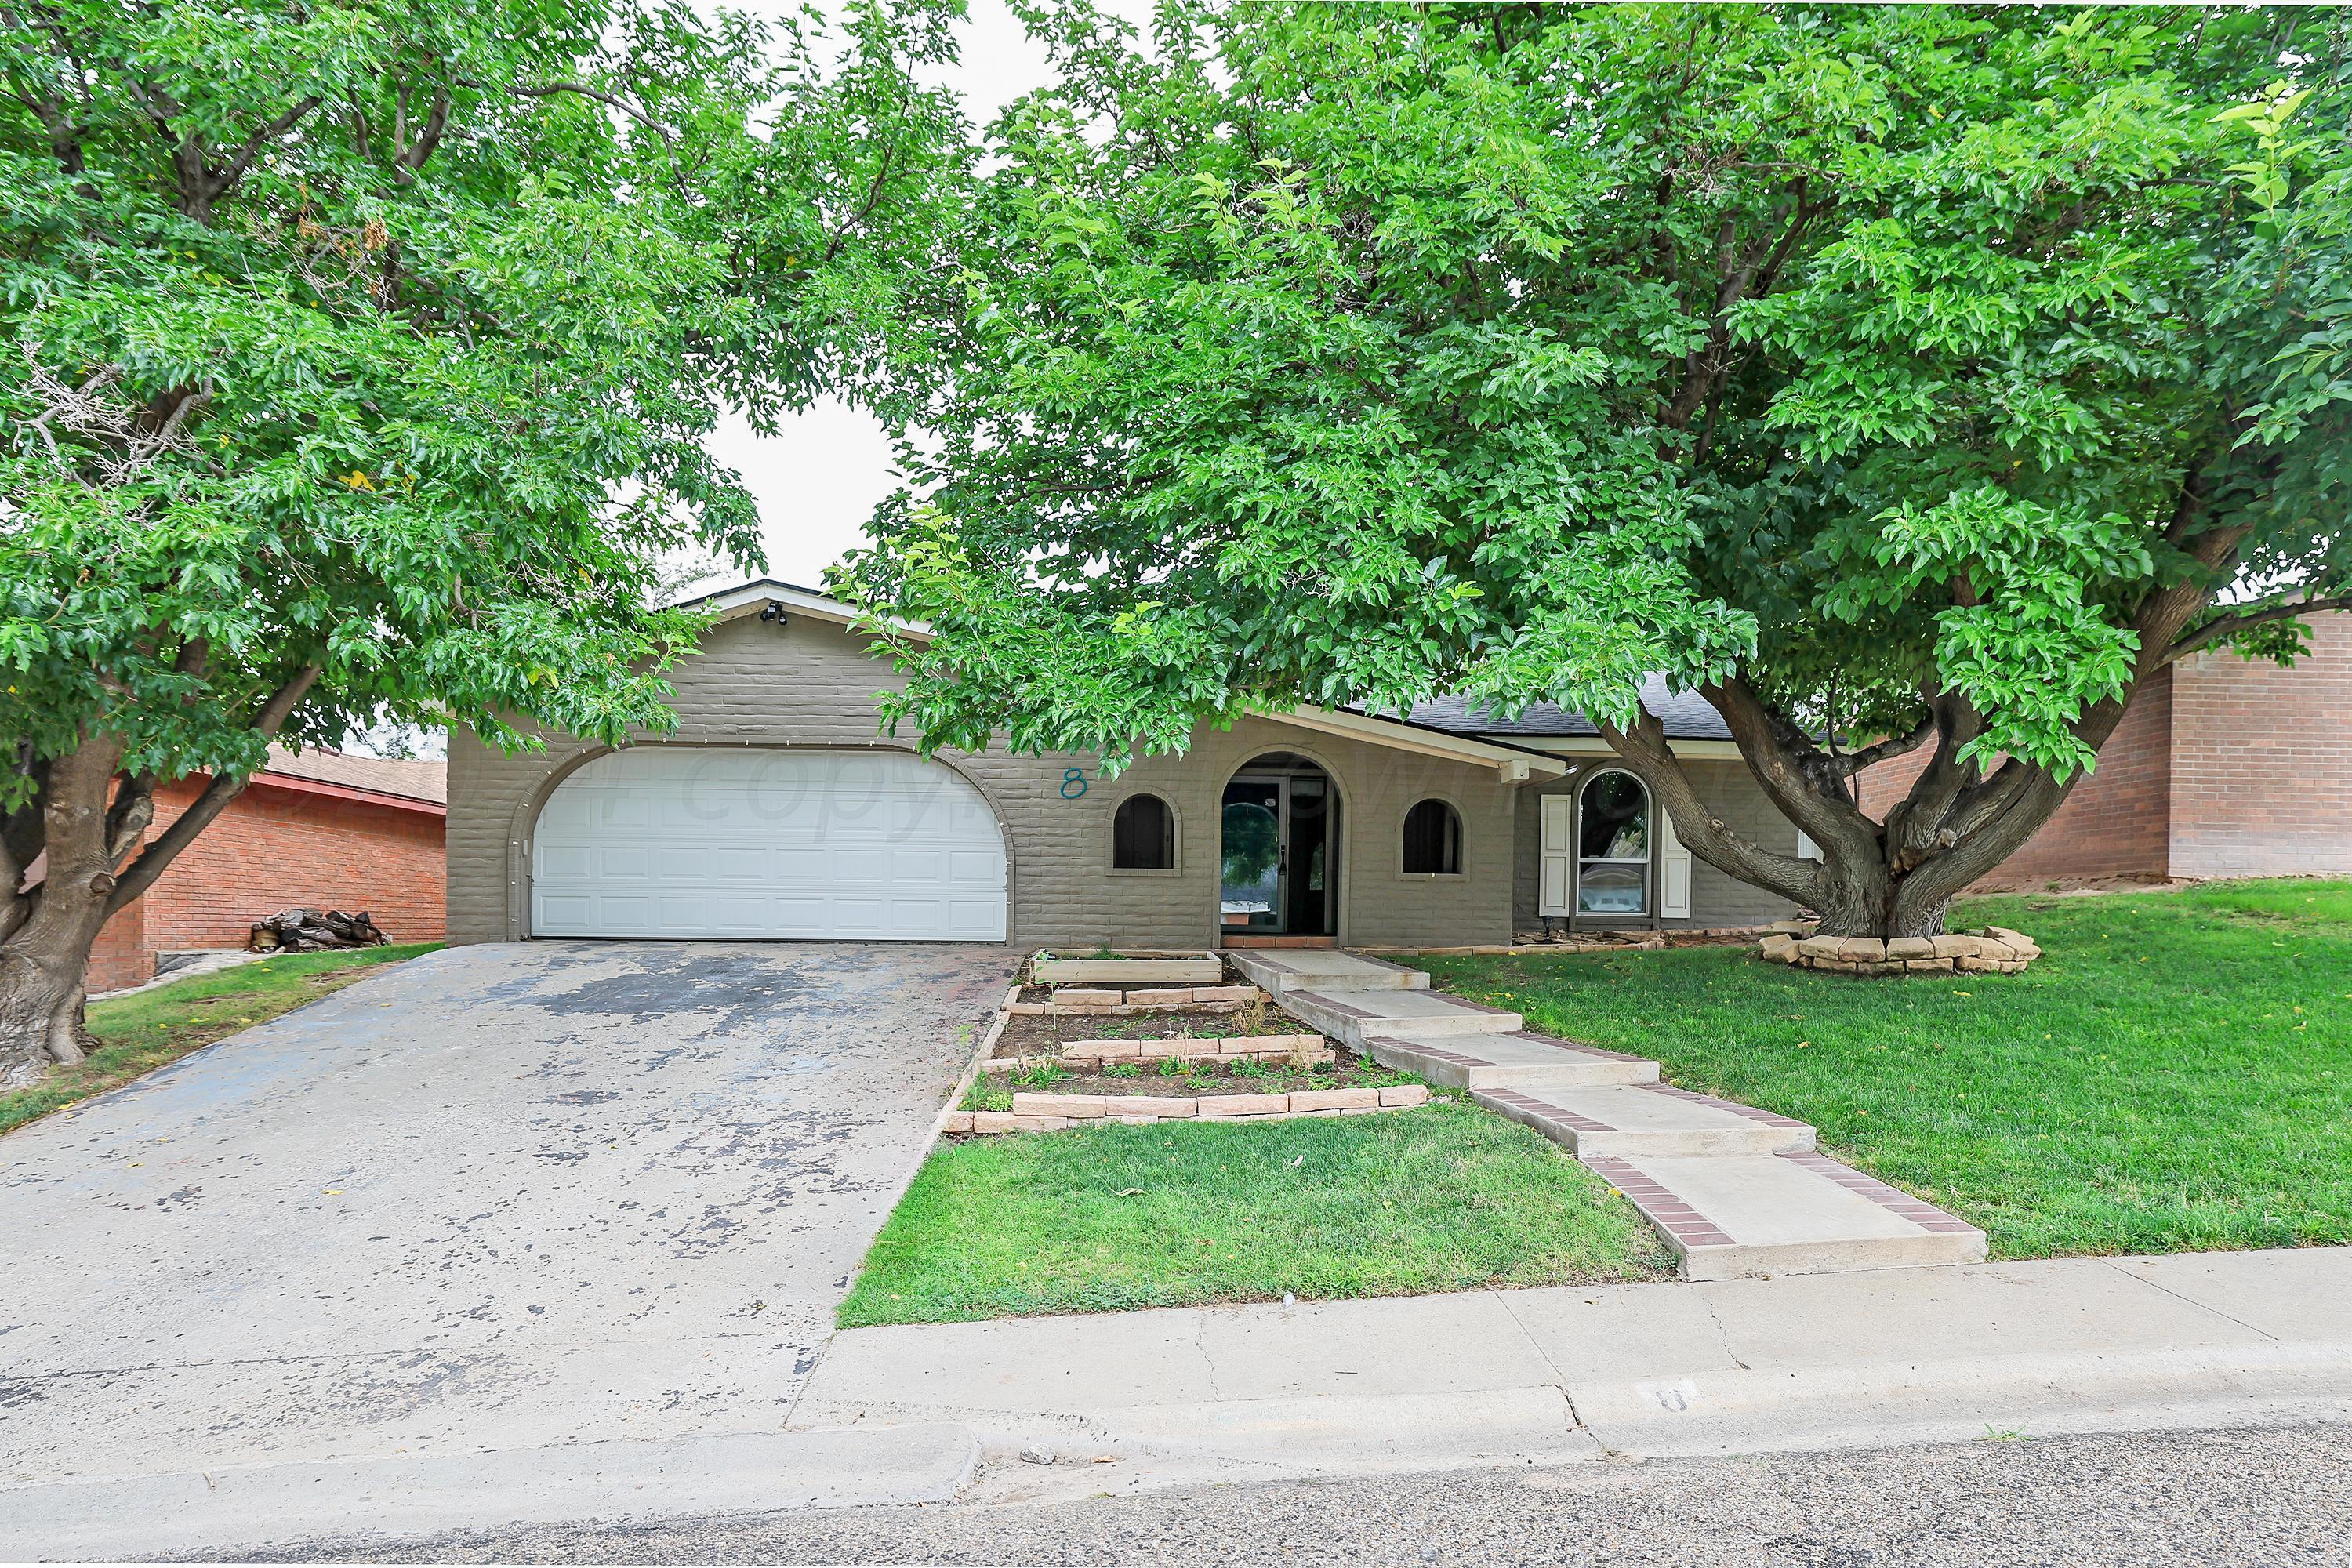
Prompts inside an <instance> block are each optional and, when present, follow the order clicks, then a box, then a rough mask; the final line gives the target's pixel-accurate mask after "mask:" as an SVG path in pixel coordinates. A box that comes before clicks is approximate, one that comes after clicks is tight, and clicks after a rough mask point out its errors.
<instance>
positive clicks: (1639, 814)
mask: <svg viewBox="0 0 2352 1568" xmlns="http://www.w3.org/2000/svg"><path fill="white" fill-rule="evenodd" d="M1576 843H1577V852H1578V853H1579V854H1580V855H1582V856H1584V857H1585V858H1588V859H1594V860H1643V859H1647V858H1649V854H1650V797H1649V794H1648V792H1646V791H1645V790H1643V788H1642V785H1641V782H1640V781H1639V780H1637V779H1635V778H1634V777H1633V775H1632V774H1630V773H1602V774H1601V776H1600V777H1599V778H1597V779H1594V780H1593V781H1592V782H1591V784H1587V785H1586V786H1585V789H1584V803H1583V810H1582V813H1581V816H1580V819H1579V821H1578V824H1577V830H1576Z"/></svg>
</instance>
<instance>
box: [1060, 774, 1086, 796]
mask: <svg viewBox="0 0 2352 1568" xmlns="http://www.w3.org/2000/svg"><path fill="white" fill-rule="evenodd" d="M1086 793H1087V773H1086V770H1085V769H1084V768H1065V769H1063V770H1062V798H1063V799H1064V800H1076V799H1077V798H1078V796H1080V795H1084V794H1086Z"/></svg>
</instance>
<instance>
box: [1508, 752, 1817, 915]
mask: <svg viewBox="0 0 2352 1568" xmlns="http://www.w3.org/2000/svg"><path fill="white" fill-rule="evenodd" d="M1570 760H1573V761H1575V762H1576V763H1578V764H1579V765H1578V768H1577V771H1576V773H1574V775H1572V776H1571V777H1569V778H1565V779H1556V780H1554V779H1548V780H1545V781H1544V782H1542V783H1541V784H1529V785H1528V787H1527V788H1526V789H1524V790H1522V791H1521V792H1520V795H1519V801H1518V805H1517V813H1516V817H1517V822H1516V827H1515V833H1514V839H1515V842H1514V846H1513V857H1512V877H1511V913H1512V921H1513V925H1514V928H1515V929H1516V930H1518V931H1534V930H1537V929H1538V928H1539V927H1540V926H1541V925H1542V923H1543V918H1542V916H1541V915H1539V914H1538V913H1537V910H1538V908H1539V907H1540V905H1541V899H1542V891H1543V888H1542V881H1541V874H1540V868H1539V861H1540V859H1541V857H1542V853H1543V797H1544V796H1545V795H1573V794H1574V793H1575V792H1576V791H1577V790H1578V789H1579V788H1580V787H1581V786H1582V785H1583V784H1584V783H1585V781H1587V780H1588V779H1590V778H1591V776H1592V775H1593V774H1594V773H1597V772H1600V771H1601V769H1603V768H1605V767H1607V766H1608V761H1607V759H1606V758H1602V757H1579V758H1575V759H1570ZM1683 767H1684V769H1685V771H1686V772H1687V773H1689V774H1690V779H1691V784H1692V787H1694V788H1695V789H1696V790H1697V791H1698V794H1699V798H1700V799H1701V800H1703V801H1705V802H1706V805H1707V808H1708V809H1709V810H1710V811H1712V812H1713V813H1714V814H1715V816H1717V817H1718V818H1720V819H1721V820H1722V821H1724V822H1725V823H1727V824H1728V825H1729V826H1730V827H1731V829H1732V831H1733V832H1735V833H1738V835H1740V836H1741V837H1744V838H1747V839H1749V840H1750V841H1752V842H1754V843H1757V844H1760V845H1762V846H1763V847H1766V848H1768V849H1779V850H1781V851H1783V852H1785V853H1787V854H1790V855H1793V854H1795V853H1796V852H1797V829H1796V826H1795V825H1794V824H1792V823H1790V821H1789V819H1788V818H1787V817H1785V816H1781V815H1780V808H1779V807H1778V806H1776V805H1773V804H1772V803H1771V801H1770V800H1769V799H1767V798H1766V797H1765V795H1764V791H1763V788H1762V786H1760V785H1759V784H1757V782H1756V780H1755V778H1754V777H1753V776H1752V775H1751V774H1749V773H1748V764H1746V763H1741V762H1738V761H1729V760H1726V761H1717V760H1714V759H1707V760H1704V761H1701V760H1686V761H1685V763H1683ZM1655 875H1656V872H1655V867H1654V866H1653V868H1652V878H1653V888H1654V883H1655ZM1653 902H1654V899H1653ZM1795 912H1796V906H1795V905H1794V904H1791V903H1790V901H1789V900H1786V899H1784V898H1781V897H1780V895H1779V894H1778V893H1768V892H1766V891H1765V890H1764V889H1761V888H1751V887H1749V886H1748V884H1747V883H1745V882H1742V881H1740V880H1738V879H1737V878H1734V877H1727V876H1726V875H1724V874H1723V873H1722V872H1721V871H1718V870H1717V869H1716V868H1714V867H1712V866H1710V865H1708V864H1707V863H1706V861H1704V860H1701V859H1700V858H1697V857H1696V856H1693V857H1692V858H1691V912H1690V918H1689V919H1688V920H1676V921H1667V920H1662V921H1658V922H1657V923H1658V924H1660V925H1662V926H1667V927H1671V928H1684V927H1703V926H1741V925H1760V924H1763V923H1764V922H1766V921H1777V920H1783V919H1786V918H1787V917H1789V916H1790V915H1792V914H1794V913H1795ZM1640 923H1647V922H1640Z"/></svg>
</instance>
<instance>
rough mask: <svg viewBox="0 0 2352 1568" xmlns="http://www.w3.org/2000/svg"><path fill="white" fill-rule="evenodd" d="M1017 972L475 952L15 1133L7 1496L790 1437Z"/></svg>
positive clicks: (773, 958) (336, 998) (543, 945)
mask: <svg viewBox="0 0 2352 1568" xmlns="http://www.w3.org/2000/svg"><path fill="white" fill-rule="evenodd" d="M1016 962H1017V959H1016V956H1015V955H1014V954H1013V953H1012V952H1010V951H1009V950H1007V949H1004V948H1001V947H992V946H971V945H955V946H947V945H938V944H915V943H898V944H891V943H854V944H853V943H794V944H771V943H750V942H746V943H722V942H709V943H674V942H531V943H528V944H493V945H485V946H478V947H463V948H454V949H450V950H447V951H445V952H436V953H431V954H428V955H426V956H425V957H423V958H419V959H415V960H414V961H412V962H410V963H405V964H403V965H401V966H400V967H399V968H397V969H395V970H393V971H390V972H388V973H383V974H381V975H377V976H374V977H372V978H370V979H367V980H364V981H362V982H361V983H360V984H356V985H353V986H352V987H350V988H349V989H347V990H344V991H341V992H339V993H337V994H334V995H332V996H330V997H328V998H326V999H325V1000H323V1001H321V1002H319V1003H317V1004H315V1005H312V1006H310V1007H308V1008H305V1009H303V1010H302V1011H301V1012H299V1013H296V1014H292V1015H289V1016H287V1017H284V1018H281V1019H278V1020H277V1021H276V1022H273V1023H271V1024H268V1025H266V1026H262V1027H259V1028H256V1029H251V1030H248V1031H247V1032H246V1033H244V1034H241V1035H238V1036H236V1037H232V1038H230V1039H227V1040H224V1041H222V1042H221V1043H220V1044H218V1045H216V1046H214V1047H211V1048H209V1049H207V1050H205V1051H202V1052H199V1053H198V1054H196V1055H194V1056H192V1057H189V1058H186V1059H184V1060H183V1061H181V1062H179V1063H178V1064H176V1065H174V1066H173V1067H170V1068H165V1069H163V1071H160V1072H157V1073H154V1074H152V1075H150V1076H149V1077H148V1078H146V1079H142V1080H141V1081H140V1082H138V1083H137V1084H134V1085H131V1086H130V1087H129V1088H126V1089H121V1090H120V1091H118V1092H116V1093H113V1094H110V1095H108V1096H105V1097H103V1098H101V1099H99V1100H92V1101H89V1102H88V1103H86V1104H85V1105H83V1106H81V1107H79V1108H77V1109H76V1110H69V1111H66V1112H62V1113H60V1114H58V1115H57V1116H53V1117H51V1118H49V1119H48V1120H47V1121H41V1122H37V1123H36V1124H34V1125H33V1126H31V1127H28V1128H26V1129H25V1130H24V1131H21V1132H18V1133H16V1134H14V1135H12V1136H10V1137H8V1138H5V1139H0V1485H5V1484H9V1483H15V1482H22V1481H31V1480H40V1479H58V1478H64V1477H68V1476H103V1475H120V1474H131V1473H137V1472H145V1471H155V1470H172V1471H185V1470H189V1469H198V1468H209V1467H214V1466H226V1465H238V1464H251V1463H257V1462H266V1461H269V1460H273V1459H302V1460H310V1459H314V1458H372V1457H379V1456H388V1455H393V1454H401V1453H407V1454H424V1453H430V1452H446V1451H450V1450H464V1449H487V1448H506V1447H533V1446H538V1445H542V1444H550V1443H564V1442H574V1441H581V1440H587V1439H595V1438H608V1437H639V1438H654V1439H661V1438H670V1437H678V1436H691V1435H695V1434H700V1433H709V1432H730V1431H773V1430H777V1429H780V1428H781V1427H782V1426H783V1421H784V1415H785V1413H786V1410H787V1408H788V1406H789V1405H790V1404H791V1401H792V1399H793V1395H794V1394H795V1392H796V1391H797V1389H798V1387H799V1384H800V1381H801V1378H802V1376H803V1373H805V1372H806V1370H807V1368H808V1366H809V1364H810V1363H811V1361H812V1360H813V1358H814V1352H815V1348H816V1345H817V1343H818V1342H819V1341H820V1340H821V1339H822V1338H823V1336H824V1333H825V1331H826V1330H827V1328H828V1327H829V1325H830V1321H831V1314H832V1310H833V1307H834V1305H835V1302H837V1301H838V1300H840V1298H841V1296H842V1293H843V1291H844V1290H845V1288H846V1284H847V1281H848V1277H849V1275H850V1272H851V1270H852V1269H854V1268H856V1265H857V1262H858V1259H859V1258H861V1257H862V1256H863V1255H864V1252H865V1250H866V1244H867V1242H868V1241H870V1240H871V1239H872V1237H873V1236H874V1233H875V1231H876V1230H877V1229H878V1228H879V1227H880V1226H881V1224H882V1221H883V1218H884V1216H885V1215H887V1212H888V1209H889V1205H890V1204H891V1201H892V1200H893V1198H894V1197H895V1196H896V1194H897V1193H898V1187H899V1184H900V1183H901V1182H902V1180H903V1179H904V1178H905V1177H906V1175H907V1174H908V1172H909V1171H910V1170H911V1169H912V1167H913V1164H914V1163H915V1162H916V1160H917V1159H919V1157H920V1155H921V1153H922V1151H923V1147H924V1142H925V1139H926V1136H927V1135H928V1133H929V1130H930V1124H931V1120H932V1118H933V1116H934V1114H935V1113H936V1112H937V1111H938V1110H939V1108H940V1104H941V1102H942V1100H943V1099H944V1097H945V1096H946V1094H947V1093H948V1091H949V1089H950V1087H951V1086H952V1084H953V1082H954V1079H955V1078H956V1075H957V1073H958V1071H959V1070H960V1068H961V1064H962V1063H963V1061H964V1060H965V1059H966V1058H967V1057H968V1055H969V1053H970V1051H971V1046H972V1043H973V1038H974V1035H975V1032H976V1031H977V1030H978V1029H979V1027H980V1026H982V1025H983V1024H984V1022H985V1020H986V1017H987V1014H988V1012H989V1010H990V1008H991V1007H992V1005H994V1003H995V1002H996V1000H997V999H998V998H999V997H1001V996H1002V995H1003V986H1004V984H1005V982H1006V980H1007V978H1008V977H1009V976H1010V974H1011V973H1012V971H1013V966H1014V964H1015V963H1016Z"/></svg>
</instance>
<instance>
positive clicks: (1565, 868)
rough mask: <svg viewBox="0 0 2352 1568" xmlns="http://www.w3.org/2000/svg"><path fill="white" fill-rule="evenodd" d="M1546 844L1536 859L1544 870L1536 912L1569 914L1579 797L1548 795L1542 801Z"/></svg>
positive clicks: (1540, 913)
mask: <svg viewBox="0 0 2352 1568" xmlns="http://www.w3.org/2000/svg"><path fill="white" fill-rule="evenodd" d="M1541 805H1542V806H1543V844H1542V847H1541V849H1540V851H1539V852H1538V856H1537V861H1538V866H1539V867H1540V868H1541V875H1540V886H1541V889H1542V900H1541V902H1540V904H1539V905H1538V908H1537V910H1536V912H1537V913H1538V914H1539V915H1565V914H1567V913H1568V892H1569V889H1570V886H1572V885H1573V883H1574V878H1573V877H1572V876H1571V875H1570V871H1571V870H1572V869H1573V867H1574V864H1575V854H1576V835H1575V831H1574V828H1575V821H1576V797H1575V796H1574V795H1566V794H1562V795H1545V796H1543V797H1542V801H1541Z"/></svg>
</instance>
